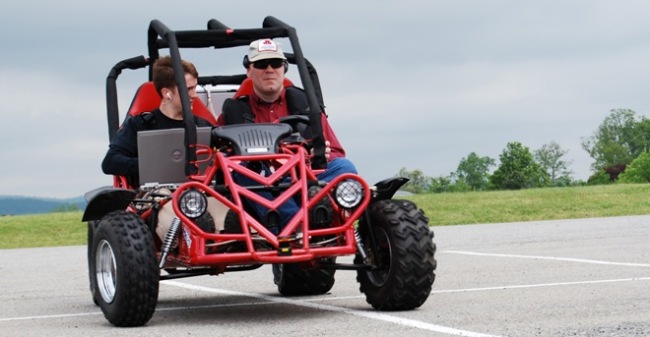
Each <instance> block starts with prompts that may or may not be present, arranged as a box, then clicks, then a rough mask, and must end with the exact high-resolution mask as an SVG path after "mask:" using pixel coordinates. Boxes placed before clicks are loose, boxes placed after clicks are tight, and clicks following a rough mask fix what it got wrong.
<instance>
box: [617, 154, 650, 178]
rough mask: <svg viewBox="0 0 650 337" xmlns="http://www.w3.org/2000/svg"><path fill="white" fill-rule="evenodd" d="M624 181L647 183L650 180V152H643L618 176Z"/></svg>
mask: <svg viewBox="0 0 650 337" xmlns="http://www.w3.org/2000/svg"><path fill="white" fill-rule="evenodd" d="M618 181H619V182H622V183H647V182H650V153H648V152H643V153H641V155H639V156H638V157H637V158H636V159H634V160H633V161H632V162H631V163H630V165H628V166H627V168H625V172H623V173H621V175H619V176H618Z"/></svg>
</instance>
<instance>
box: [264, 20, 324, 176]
mask: <svg viewBox="0 0 650 337" xmlns="http://www.w3.org/2000/svg"><path fill="white" fill-rule="evenodd" d="M262 27H264V28H273V27H280V28H284V29H286V30H287V33H288V35H289V36H288V37H289V42H291V48H292V49H293V54H294V57H295V61H296V65H297V66H298V73H299V74H300V80H301V81H302V85H303V86H304V88H303V89H305V94H307V102H309V119H310V124H311V129H312V131H313V132H314V137H313V138H312V145H313V148H314V157H313V159H312V163H311V166H312V168H314V169H324V168H327V159H326V158H325V137H324V136H323V125H322V123H321V113H322V112H323V110H322V107H321V106H320V104H319V102H318V98H317V97H316V91H315V89H314V85H313V83H312V81H311V77H310V75H309V72H308V70H307V63H306V62H305V57H304V56H303V54H302V49H301V48H300V43H299V42H298V34H297V33H296V29H295V28H293V27H291V26H289V25H288V24H286V23H284V22H282V21H280V20H279V19H277V18H275V17H273V16H267V17H266V18H264V21H263V22H262Z"/></svg>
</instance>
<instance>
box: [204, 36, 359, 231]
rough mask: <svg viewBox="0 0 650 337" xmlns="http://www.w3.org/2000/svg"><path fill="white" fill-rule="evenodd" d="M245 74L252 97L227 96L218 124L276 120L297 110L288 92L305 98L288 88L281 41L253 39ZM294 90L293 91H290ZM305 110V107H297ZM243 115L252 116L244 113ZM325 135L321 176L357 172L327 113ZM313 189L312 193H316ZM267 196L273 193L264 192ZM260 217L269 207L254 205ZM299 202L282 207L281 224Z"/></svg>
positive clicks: (320, 178) (301, 93) (263, 215)
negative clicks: (323, 165) (286, 86)
mask: <svg viewBox="0 0 650 337" xmlns="http://www.w3.org/2000/svg"><path fill="white" fill-rule="evenodd" d="M243 63H244V67H246V75H247V76H248V78H250V80H251V82H252V84H253V92H252V93H251V95H250V97H240V98H238V99H228V100H226V101H225V102H224V106H223V113H222V114H221V115H220V116H219V118H218V119H217V125H227V124H236V123H241V122H254V123H270V122H277V121H278V119H279V118H281V117H284V116H289V115H290V111H295V107H294V105H295V104H292V103H293V102H292V101H291V100H288V99H287V98H288V96H293V95H302V97H301V99H302V100H305V101H306V97H305V94H304V92H302V91H301V90H299V89H296V88H285V87H284V79H285V73H286V72H287V69H288V65H289V64H288V62H287V59H286V57H285V56H284V53H283V52H282V49H281V47H280V44H279V43H278V42H275V41H273V40H271V39H262V40H257V41H253V42H252V43H251V44H250V45H249V49H248V54H247V55H246V56H245V57H244V62H243ZM289 90H290V91H291V94H290V95H288V94H287V93H288V92H289ZM298 112H299V113H304V112H305V111H298ZM242 114H243V115H245V116H246V115H248V116H252V118H250V117H245V116H244V117H242ZM321 123H322V129H323V136H324V138H325V145H326V149H325V156H326V158H327V169H326V170H325V171H324V172H323V173H321V174H320V175H318V177H317V178H318V179H319V180H323V181H327V182H329V181H332V180H333V179H334V178H336V177H338V176H339V175H341V174H344V173H354V174H356V173H357V170H356V168H355V166H354V164H353V163H352V162H351V161H350V160H348V159H347V158H345V150H344V149H343V146H341V143H340V142H339V140H338V138H337V137H336V135H335V134H334V131H333V130H332V127H331V126H330V124H329V122H328V121H327V116H326V115H325V114H324V113H323V114H322V115H321ZM316 192H317V190H316V191H310V194H312V193H316ZM265 197H267V198H268V199H272V198H273V197H272V196H271V195H270V194H267V195H265ZM254 206H255V208H256V210H257V212H258V215H260V217H261V219H264V218H265V215H266V212H267V211H268V210H267V209H266V208H264V207H262V206H260V205H254ZM297 210H298V206H297V205H296V203H295V202H287V203H285V204H284V205H282V207H281V208H280V209H279V212H280V217H281V222H282V225H281V226H282V227H283V226H284V225H286V224H287V222H288V221H289V220H290V219H291V218H292V217H293V215H294V214H295V213H296V212H297Z"/></svg>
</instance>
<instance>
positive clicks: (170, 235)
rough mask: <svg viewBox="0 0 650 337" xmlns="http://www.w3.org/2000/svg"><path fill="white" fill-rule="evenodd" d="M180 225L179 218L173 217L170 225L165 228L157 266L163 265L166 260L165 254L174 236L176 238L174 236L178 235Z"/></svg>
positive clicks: (169, 248) (167, 252)
mask: <svg viewBox="0 0 650 337" xmlns="http://www.w3.org/2000/svg"><path fill="white" fill-rule="evenodd" d="M180 227H181V219H179V218H178V217H174V220H173V221H172V224H171V226H169V230H167V235H165V241H163V244H162V248H161V254H160V262H159V263H158V268H162V267H164V266H165V260H167V255H168V254H169V251H170V250H171V247H172V243H173V242H174V238H176V236H177V235H178V229H179V228H180Z"/></svg>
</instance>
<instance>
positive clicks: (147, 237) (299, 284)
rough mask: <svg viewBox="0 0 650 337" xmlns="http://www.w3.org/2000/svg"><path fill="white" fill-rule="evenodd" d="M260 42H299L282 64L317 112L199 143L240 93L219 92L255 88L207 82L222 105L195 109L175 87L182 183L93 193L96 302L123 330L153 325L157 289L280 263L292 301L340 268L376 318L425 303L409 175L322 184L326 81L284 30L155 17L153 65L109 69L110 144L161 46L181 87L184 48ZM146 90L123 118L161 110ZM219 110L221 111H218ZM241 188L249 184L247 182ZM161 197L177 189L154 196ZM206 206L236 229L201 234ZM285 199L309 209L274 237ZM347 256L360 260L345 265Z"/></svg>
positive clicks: (350, 177) (216, 133)
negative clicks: (174, 26) (215, 205)
mask: <svg viewBox="0 0 650 337" xmlns="http://www.w3.org/2000/svg"><path fill="white" fill-rule="evenodd" d="M260 38H287V39H288V40H289V42H290V44H289V45H290V46H291V50H292V51H293V53H285V56H286V57H287V59H288V62H289V63H291V64H293V65H295V66H296V67H297V69H298V73H299V75H300V80H301V83H302V86H303V87H304V92H305V95H306V97H307V101H308V105H309V108H308V109H307V113H304V114H300V115H292V116H288V117H285V118H284V119H281V120H279V121H278V122H277V123H271V124H239V125H228V126H221V127H214V128H212V129H211V130H210V137H209V138H210V139H209V142H208V143H207V144H200V143H199V142H198V141H197V128H196V126H195V125H194V122H193V118H192V114H196V115H201V114H202V116H203V117H205V118H206V119H208V120H213V117H214V115H213V116H210V115H209V110H210V109H208V108H206V105H209V104H214V102H211V101H214V100H215V99H214V98H215V97H218V96H219V95H221V96H224V95H226V96H231V95H233V91H232V90H225V91H224V90H222V91H219V90H220V89H218V88H220V87H223V86H226V87H229V88H232V87H233V86H234V87H235V88H239V89H241V87H242V86H243V82H245V81H244V80H245V78H246V76H245V75H242V74H240V75H228V76H223V75H222V76H202V77H200V78H199V79H198V80H199V84H200V85H202V86H208V87H209V88H208V89H206V90H205V91H204V92H203V94H204V96H208V98H209V97H210V95H211V96H212V98H213V99H212V100H210V99H207V100H205V99H204V98H205V97H203V99H202V100H201V101H200V102H199V101H198V100H195V102H193V103H192V104H191V103H190V98H189V96H188V93H187V92H186V91H185V90H180V91H179V92H180V96H181V102H182V105H183V114H184V120H185V121H186V123H185V130H184V141H183V142H184V144H183V146H184V148H185V150H186V152H185V153H186V155H185V161H184V164H185V166H184V167H185V175H186V179H185V180H184V181H181V182H178V183H174V184H164V185H162V186H158V185H156V184H155V183H154V184H152V183H148V184H144V185H139V186H131V184H130V182H129V181H128V180H127V179H125V177H117V176H116V177H114V180H113V185H112V186H106V187H100V188H98V189H96V190H93V191H90V192H88V193H86V199H87V200H88V206H87V208H86V210H85V212H84V215H83V219H82V221H84V222H87V223H88V269H89V278H90V289H91V295H92V298H93V301H94V302H95V303H96V304H97V305H99V306H100V307H101V310H102V312H103V313H104V316H105V317H106V319H107V320H108V321H109V322H110V323H112V324H113V325H115V326H123V327H126V326H141V325H144V324H146V323H147V322H148V321H149V320H150V318H151V317H152V316H153V314H154V312H155V309H156V305H157V301H158V290H159V289H158V287H159V282H160V281H161V280H169V279H176V278H182V277H191V276H200V275H218V274H222V273H230V272H241V271H248V270H253V269H257V268H260V267H261V266H263V265H267V264H268V265H272V274H273V281H274V283H275V284H276V285H277V289H278V291H279V292H280V293H281V294H283V295H286V296H302V295H319V294H325V293H327V292H328V291H330V290H331V288H332V286H333V284H334V275H335V271H336V270H352V271H356V273H357V281H358V282H359V284H360V288H359V289H360V291H361V292H362V293H363V294H365V296H366V301H367V302H368V303H369V304H370V305H371V306H372V307H374V308H375V309H377V310H411V309H414V308H417V307H419V306H421V305H422V304H423V303H424V302H425V301H426V300H427V298H428V296H429V294H430V292H431V288H432V285H433V282H434V279H435V275H434V270H435V268H436V260H435V258H434V254H435V250H436V246H435V244H434V242H433V232H432V230H431V229H430V228H429V225H428V219H427V217H426V216H425V215H424V214H423V212H422V211H421V210H420V209H419V208H418V207H417V206H416V205H415V204H414V203H413V202H410V201H406V200H394V199H392V198H393V196H394V195H395V193H396V191H397V190H398V189H399V188H400V187H401V186H402V185H403V184H405V183H406V182H407V179H405V178H400V177H394V178H389V179H386V180H383V181H381V182H379V183H377V184H375V185H373V186H370V185H368V184H367V183H366V181H365V180H364V179H363V178H362V177H360V176H359V175H356V174H349V173H348V174H343V175H340V176H338V177H336V178H334V179H333V180H331V181H329V182H325V181H320V180H318V178H317V176H318V175H319V173H321V172H323V170H324V169H325V167H326V157H325V141H324V139H323V135H322V128H321V124H320V123H321V120H320V118H321V113H323V107H324V104H323V98H322V93H321V90H320V84H319V81H318V76H317V73H316V71H315V69H314V67H313V65H312V64H311V63H310V62H309V61H308V60H307V59H306V58H305V57H304V56H303V54H302V50H301V48H300V45H299V42H298V38H297V35H296V31H295V29H294V28H293V27H291V26H289V25H288V24H286V23H284V22H282V21H280V20H278V19H276V18H274V17H267V18H265V20H264V22H263V26H262V28H252V29H231V28H229V27H228V26H226V25H224V24H223V23H221V22H219V21H217V20H214V19H212V20H210V21H209V22H208V25H207V29H204V30H192V31H172V30H170V29H169V28H168V27H167V26H165V25H164V24H163V23H161V22H160V21H157V20H153V21H151V23H150V26H149V30H148V52H149V56H148V57H144V56H138V57H134V58H130V59H125V60H124V61H121V62H118V63H117V64H116V65H115V66H114V67H113V68H112V69H111V71H110V72H109V75H108V78H107V117H108V130H109V138H112V137H114V136H115V133H116V131H117V129H118V127H119V123H120V122H119V121H120V117H119V111H118V110H119V109H118V104H117V89H116V88H117V84H116V83H117V78H118V76H119V75H120V73H121V72H122V71H123V70H126V69H131V70H136V69H146V68H148V69H149V80H151V65H152V64H153V61H155V60H156V59H157V58H159V56H160V55H159V50H160V49H168V50H169V54H170V55H171V57H172V61H173V66H174V69H175V73H176V82H177V85H178V87H179V88H183V87H185V79H184V77H183V75H182V74H183V72H182V68H181V65H180V59H181V58H180V50H181V49H183V48H214V49H215V50H220V49H223V48H231V47H237V46H247V45H248V44H249V43H250V42H252V41H254V40H256V39H260ZM179 74H180V75H179ZM145 84H147V83H145ZM148 87H150V85H148ZM146 88H147V86H146V85H145V86H143V87H141V88H140V89H139V90H138V93H137V94H136V98H134V100H133V102H132V104H131V107H130V109H129V113H127V114H126V117H125V118H134V116H135V115H136V114H137V113H138V111H137V110H143V109H144V110H146V109H153V108H155V107H156V106H157V104H158V102H159V98H157V99H158V101H156V98H155V97H153V98H151V99H150V101H147V100H144V99H142V94H143V92H145V91H147V90H150V89H146ZM214 88H217V89H214ZM150 96H151V95H150ZM154 96H155V95H154ZM217 101H218V100H217ZM194 103H196V104H194ZM214 108H216V109H213V110H216V111H220V107H219V106H216V107H214ZM305 126H308V127H309V128H311V130H312V132H311V135H310V137H309V138H306V137H305V136H304V135H303V134H302V133H301V130H303V129H304V128H305ZM260 167H264V168H266V170H260ZM262 171H265V172H266V173H265V174H262V173H261V172H262ZM269 172H270V174H269ZM242 177H243V178H245V179H241V178H242ZM244 180H245V181H247V183H246V184H243V183H241V182H242V181H244ZM161 189H164V190H167V191H169V193H158V191H160V190H161ZM262 193H269V194H271V195H272V196H273V198H270V199H269V198H266V197H263V196H262ZM208 199H214V200H217V201H218V202H220V203H221V204H223V205H225V206H227V208H228V209H229V211H228V216H227V219H226V222H227V223H228V224H229V226H230V227H229V228H228V229H229V230H227V231H226V230H223V231H215V230H214V227H211V228H210V226H207V227H206V226H205V215H206V208H207V204H208ZM289 200H291V201H293V202H296V203H297V204H298V205H300V208H299V210H298V211H297V212H296V213H295V214H294V215H293V217H292V218H291V219H290V221H288V223H286V225H284V226H282V227H278V223H277V221H273V219H277V214H276V213H277V209H278V208H279V207H280V205H282V204H283V203H285V202H288V201H289ZM251 203H257V204H259V205H262V206H264V207H265V208H267V209H268V210H269V213H268V214H269V216H268V217H267V218H263V217H262V216H260V215H258V214H257V213H256V212H254V211H252V209H251ZM165 205H167V207H169V205H171V207H172V209H173V213H174V218H173V221H172V223H171V225H170V227H169V230H168V231H167V233H166V234H165V236H164V238H160V237H158V235H156V232H155V230H156V228H157V226H158V225H159V224H158V213H159V212H160V210H161V209H162V208H163V207H165ZM272 215H274V216H272ZM228 221H229V222H228ZM343 256H354V259H353V260H352V259H350V260H349V261H352V262H349V261H348V262H347V263H340V262H337V258H338V257H343Z"/></svg>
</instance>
